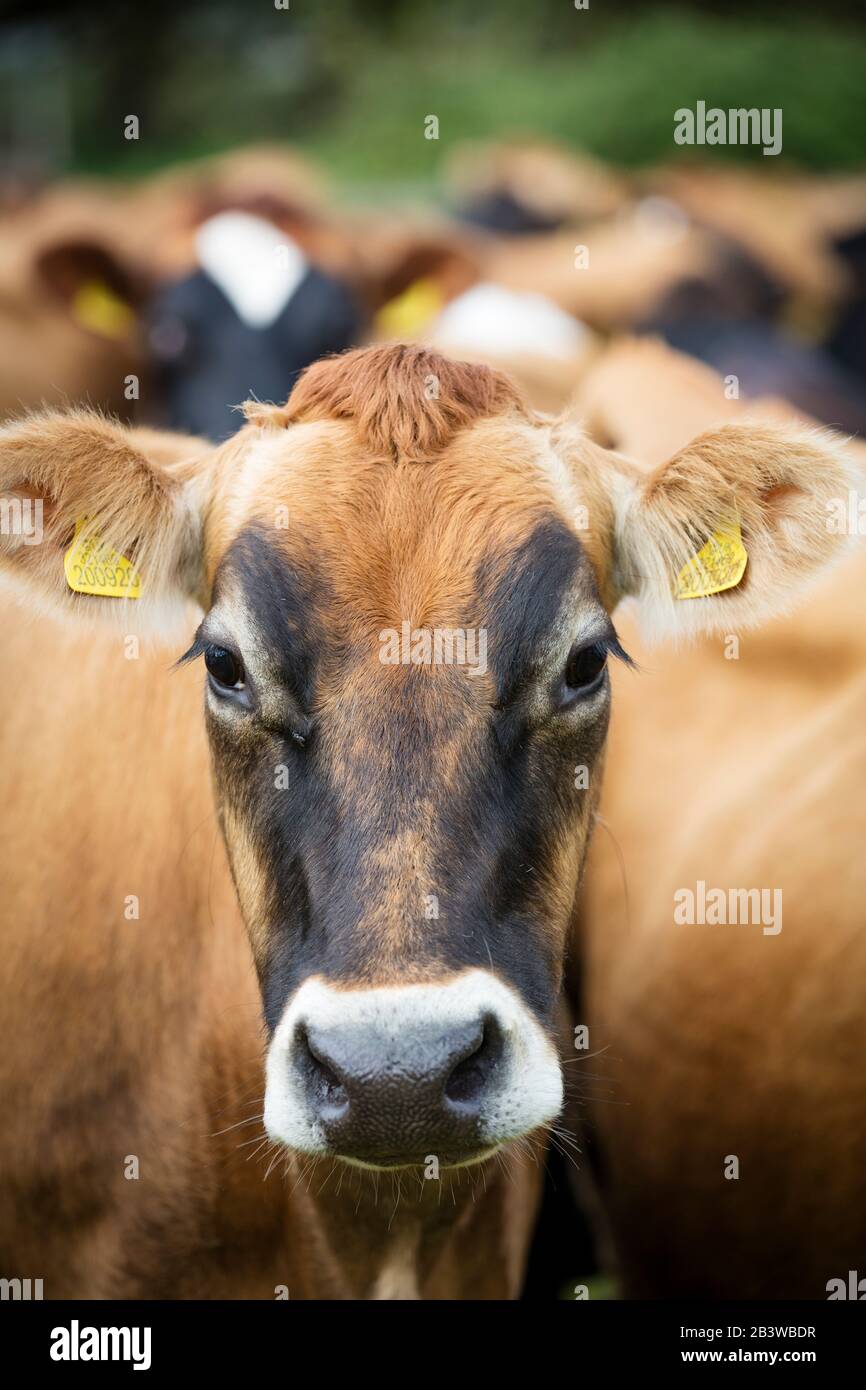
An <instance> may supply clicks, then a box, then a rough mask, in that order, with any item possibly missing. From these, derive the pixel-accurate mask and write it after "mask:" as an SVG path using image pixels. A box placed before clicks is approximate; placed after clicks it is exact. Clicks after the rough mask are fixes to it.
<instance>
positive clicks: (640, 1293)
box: [574, 345, 866, 1298]
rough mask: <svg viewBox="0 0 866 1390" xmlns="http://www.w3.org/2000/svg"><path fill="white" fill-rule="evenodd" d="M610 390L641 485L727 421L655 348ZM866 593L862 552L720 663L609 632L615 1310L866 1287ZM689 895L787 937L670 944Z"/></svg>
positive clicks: (602, 1025) (747, 933) (591, 1016)
mask: <svg viewBox="0 0 866 1390" xmlns="http://www.w3.org/2000/svg"><path fill="white" fill-rule="evenodd" d="M605 372H606V375H605V374H602V373H600V374H599V376H598V378H597V379H596V381H595V382H592V381H590V382H588V383H587V393H588V401H589V398H591V411H592V412H594V413H595V417H596V419H598V420H599V421H601V420H602V419H604V421H605V434H606V437H607V438H608V439H611V438H613V439H615V440H616V442H617V443H618V445H619V447H622V448H626V449H630V450H631V451H632V452H635V453H640V454H642V456H643V458H644V459H645V462H646V464H647V465H648V466H652V464H653V463H655V462H656V461H657V460H658V459H660V458H664V457H666V455H667V452H668V451H669V449H670V448H673V447H676V445H677V442H678V440H679V439H681V438H686V437H688V435H689V434H690V433H691V431H692V430H693V429H694V428H695V427H696V426H698V425H699V424H700V423H701V417H703V422H704V423H708V422H709V421H710V420H711V419H718V418H719V417H720V416H721V415H722V414H723V413H725V412H727V413H729V414H732V413H733V412H735V411H736V410H738V409H740V407H738V406H737V405H736V404H734V403H731V402H726V401H724V400H723V399H722V388H721V383H720V382H719V381H718V380H717V379H715V378H713V377H712V376H711V375H710V374H707V373H704V371H703V369H701V368H699V367H697V366H696V365H695V364H691V363H687V361H686V359H682V358H677V357H676V356H674V355H673V354H669V353H665V352H664V351H662V350H661V349H658V348H655V347H653V346H650V345H644V346H642V347H635V348H630V349H629V348H627V349H624V350H622V351H621V352H620V353H619V354H618V355H617V354H614V355H613V357H612V359H611V361H610V362H609V363H608V366H607V368H606V369H605ZM614 383H616V386H614ZM626 402H627V405H626ZM605 407H606V408H605ZM761 409H762V408H761V407H760V405H756V406H755V407H754V412H755V413H757V414H760V412H761ZM774 409H776V410H777V409H778V407H774ZM864 581H866V551H864V549H863V546H862V543H861V544H860V545H859V547H857V548H855V550H854V552H853V553H852V554H851V555H850V556H849V557H848V558H847V559H846V560H845V561H844V562H843V563H842V564H840V565H839V567H838V568H836V569H835V570H833V571H831V573H830V574H829V575H828V576H827V577H826V578H824V579H823V580H822V582H821V584H820V585H819V586H817V587H816V588H815V590H814V591H813V593H812V594H811V595H810V596H809V598H808V599H807V600H806V602H805V603H804V604H803V606H802V607H801V608H799V609H798V610H797V611H796V612H795V613H794V614H793V615H792V616H789V617H784V618H781V619H777V620H776V621H775V622H774V623H772V624H771V625H769V626H768V627H766V628H765V629H763V630H761V631H760V632H756V633H746V634H744V635H743V636H742V637H741V638H740V647H739V651H738V654H737V655H736V657H735V659H731V656H732V655H733V654H734V648H733V647H732V646H731V645H730V643H728V646H727V648H726V640H725V637H724V635H722V636H720V637H718V638H716V639H713V640H709V639H703V640H700V641H699V642H698V643H696V644H695V645H694V646H692V647H690V648H688V649H686V650H682V649H676V648H675V647H673V646H671V645H670V644H668V645H665V646H661V647H660V646H653V647H652V648H650V647H647V646H646V645H645V644H643V643H642V642H641V639H640V637H639V636H638V634H637V633H636V632H635V631H634V629H633V625H632V624H631V623H629V621H628V620H627V619H626V618H623V619H622V628H623V631H624V633H627V634H628V636H627V637H626V639H625V640H627V641H628V642H629V644H630V650H632V653H633V655H635V656H636V660H637V661H638V664H639V666H640V667H641V668H642V672H641V674H640V675H639V676H635V675H633V674H631V673H629V674H626V675H625V679H623V680H619V679H618V680H617V690H616V696H615V705H614V718H613V725H612V733H611V746H610V753H609V757H608V760H607V765H606V780H605V789H604V793H603V797H602V805H601V817H602V828H601V829H600V831H599V833H598V835H597V836H596V838H595V840H594V843H593V849H592V851H591V854H590V863H589V867H588V873H587V879H586V886H585V891H584V894H583V897H582V904H581V930H580V951H579V953H578V955H579V959H580V960H581V962H582V972H583V973H582V980H581V982H580V984H579V985H578V984H577V981H576V980H575V982H574V983H575V994H576V996H577V995H579V998H580V1004H579V1005H578V1016H579V1017H581V1018H583V1019H585V1021H586V1022H587V1023H588V1025H589V1029H590V1037H591V1040H592V1046H593V1049H594V1050H597V1051H598V1052H599V1053H600V1054H601V1058H602V1060H598V1059H597V1062H596V1065H597V1068H598V1070H599V1071H600V1072H601V1073H602V1074H603V1075H604V1077H605V1078H606V1087H607V1090H608V1091H609V1092H610V1093H612V1096H613V1098H614V1099H615V1100H616V1101H617V1102H618V1103H617V1104H614V1105H611V1104H603V1103H597V1104H595V1105H592V1104H591V1106H590V1108H591V1111H592V1113H591V1119H590V1121H589V1129H590V1131H591V1133H592V1135H593V1137H594V1140H595V1144H596V1147H597V1150H598V1156H599V1167H600V1171H601V1174H602V1184H603V1188H604V1190H605V1193H606V1200H607V1205H608V1214H609V1217H610V1220H611V1223H612V1228H613V1235H614V1241H615V1245H616V1248H617V1252H618V1260H619V1264H620V1270H621V1274H622V1277H623V1282H624V1289H625V1292H626V1294H627V1295H630V1296H637V1297H655V1298H665V1297H704V1298H783V1297H793V1298H825V1297H826V1296H827V1290H828V1284H829V1281H830V1280H832V1279H834V1278H837V1277H840V1278H844V1277H845V1274H846V1271H847V1270H848V1269H854V1268H857V1267H858V1264H859V1265H860V1266H861V1267H862V1260H863V1253H864V1250H866V1203H864V1200H863V1181H862V1174H863V1171H864V1167H866V1086H864V1077H863V1068H862V1066H861V1065H860V1062H859V1059H860V1058H861V1057H862V1053H863V1047H864V1044H866V1009H864V982H863V981H864V969H866V953H864V940H863V902H864V893H866V864H864V859H863V854H862V845H863V838H864V833H866V803H864V797H863V790H862V788H863V782H864V775H866V734H864V730H863V718H862V715H863V702H864V698H866V645H864V640H863V631H862V624H861V623H860V621H859V615H860V612H861V608H862V594H863V585H864ZM697 602H705V600H697ZM726 650H727V651H728V653H729V655H728V659H726ZM672 710H676V711H677V716H676V717H675V718H672V717H671V711H672ZM699 882H700V883H703V884H704V885H705V891H709V890H711V889H715V888H721V889H723V890H724V891H725V894H726V895H727V893H728V890H729V889H731V888H733V889H735V890H742V891H746V890H750V889H758V890H763V891H765V892H766V893H768V894H773V895H775V894H776V893H778V894H780V896H779V897H778V898H775V897H774V898H773V899H772V900H770V899H769V898H768V899H765V901H766V902H769V901H773V902H775V903H776V904H777V905H778V907H779V913H778V924H777V925H778V930H777V929H776V925H774V923H773V922H771V921H768V920H763V921H760V920H750V919H749V918H747V920H745V921H744V920H742V919H741V920H739V921H738V922H734V923H733V924H731V923H730V922H728V924H724V923H723V922H718V923H716V924H713V921H712V918H710V917H708V920H707V921H706V922H701V921H695V922H694V924H690V923H688V922H683V923H680V922H677V921H676V920H675V915H674V914H675V905H676V901H677V900H676V898H675V895H676V894H677V893H679V892H681V891H682V890H684V889H688V890H691V891H692V892H694V893H695V894H697V892H698V889H697V885H698V883H699ZM705 915H707V914H705ZM733 1160H736V1163H737V1164H738V1169H735V1168H734V1166H733V1162H732V1161H733Z"/></svg>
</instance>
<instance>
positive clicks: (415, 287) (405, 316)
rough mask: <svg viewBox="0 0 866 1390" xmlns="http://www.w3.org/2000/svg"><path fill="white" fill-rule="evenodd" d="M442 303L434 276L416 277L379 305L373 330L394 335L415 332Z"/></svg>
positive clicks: (388, 335) (428, 320)
mask: <svg viewBox="0 0 866 1390" xmlns="http://www.w3.org/2000/svg"><path fill="white" fill-rule="evenodd" d="M444 304H445V298H444V295H443V294H442V290H441V288H440V287H439V285H438V284H437V283H436V281H435V280H431V279H430V278H429V277H428V278H426V279H423V280H415V281H414V283H413V284H411V285H410V286H409V288H408V289H405V290H404V291H403V293H402V294H398V295H396V296H395V298H394V299H389V300H388V303H387V304H383V305H382V308H381V309H380V310H379V312H378V314H377V315H376V320H375V325H374V326H375V329H376V332H377V333H381V334H383V335H384V336H386V337H394V338H400V337H402V336H403V335H404V334H406V333H415V332H417V331H418V330H419V329H421V328H423V327H424V326H425V324H428V323H429V322H430V320H431V319H434V318H435V317H436V315H437V314H438V313H439V311H440V310H441V309H442V307H443V306H444Z"/></svg>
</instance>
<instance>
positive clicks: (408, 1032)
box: [264, 970, 562, 1157]
mask: <svg viewBox="0 0 866 1390" xmlns="http://www.w3.org/2000/svg"><path fill="white" fill-rule="evenodd" d="M484 1014H492V1015H493V1016H494V1017H495V1019H496V1021H497V1024H498V1026H499V1028H500V1030H501V1033H502V1037H503V1040H504V1053H503V1059H502V1066H501V1067H500V1068H498V1069H497V1073H496V1077H495V1083H494V1085H493V1086H492V1087H491V1089H490V1092H489V1094H488V1095H487V1096H486V1097H485V1103H484V1110H483V1115H482V1129H481V1133H480V1138H481V1141H482V1143H484V1144H485V1145H486V1146H487V1147H486V1152H485V1154H483V1155H481V1157H486V1156H487V1155H488V1154H489V1153H491V1152H493V1151H494V1150H495V1149H497V1148H498V1147H499V1145H500V1144H504V1143H507V1142H508V1141H509V1140H511V1139H516V1138H518V1137H519V1136H521V1135H523V1134H527V1133H529V1131H530V1130H533V1129H536V1128H538V1127H539V1126H540V1125H543V1124H547V1123H549V1122H550V1121H552V1120H553V1119H554V1118H555V1116H556V1115H557V1114H558V1113H559V1111H560V1109H561V1107H562V1072H561V1068H560V1064H559V1059H558V1057H557V1054H556V1050H555V1048H554V1047H553V1045H552V1044H551V1042H550V1039H549V1038H548V1037H547V1035H546V1034H545V1032H544V1031H543V1029H542V1028H541V1026H540V1025H539V1023H538V1022H537V1020H536V1019H535V1017H534V1015H533V1014H532V1013H531V1012H530V1010H529V1009H528V1008H527V1007H526V1005H525V1004H524V1003H523V1001H522V1000H521V999H520V997H519V995H518V994H517V993H516V992H515V991H514V990H512V989H511V988H510V987H509V986H508V985H506V984H505V983H504V982H503V981H501V980H500V979H498V978H497V977H496V976H495V975H492V974H491V973H490V972H489V971H487V970H468V971H466V973H465V974H463V975H459V976H457V977H456V978H455V979H453V980H449V981H447V982H445V983H443V984H429V985H426V984H415V985H395V986H386V987H382V988H375V989H351V990H341V989H335V988H334V987H333V986H331V985H328V984H326V983H325V982H324V981H323V980H321V979H319V978H317V977H313V978H312V979H309V980H307V981H306V982H305V983H304V984H303V985H302V986H301V987H300V989H299V990H298V991H297V993H296V994H295V996H294V998H293V999H292V1000H291V1002H290V1004H289V1005H288V1007H287V1008H286V1010H285V1013H284V1014H283V1016H282V1018H281V1020H280V1022H279V1024H278V1025H277V1028H276V1031H275V1032H274V1036H273V1038H272V1040H271V1044H270V1047H269V1049H268V1055H267V1063H266V1076H267V1086H266V1089H265V1112H264V1121H265V1128H266V1130H267V1132H268V1134H269V1135H270V1137H271V1138H272V1139H276V1140H278V1141H279V1142H281V1143H283V1144H286V1145H287V1146H288V1147H289V1148H292V1149H297V1150H299V1151H300V1152H302V1153H307V1154H327V1153H331V1152H332V1150H331V1149H330V1148H329V1146H328V1145H327V1143H326V1141H325V1137H324V1135H323V1132H322V1129H321V1126H320V1125H319V1124H318V1122H317V1119H316V1116H315V1115H314V1114H313V1113H312V1112H311V1109H310V1106H309V1104H308V1100H307V1097H306V1094H305V1091H304V1087H303V1085H302V1084H301V1080H300V1077H299V1076H298V1073H297V1071H296V1069H295V1068H294V1067H293V1066H292V1046H293V1040H294V1037H295V1035H296V1030H297V1028H298V1025H299V1024H310V1025H312V1026H315V1027H317V1028H333V1027H339V1028H340V1029H341V1030H345V1035H346V1036H348V1037H350V1038H351V1036H352V1034H353V1033H356V1034H357V1036H358V1039H359V1043H360V1042H361V1040H362V1039H363V1041H364V1045H365V1047H367V1048H369V1045H370V1038H371V1036H374V1037H375V1039H376V1042H377V1046H379V1047H381V1050H382V1054H383V1058H387V1057H388V1056H389V1055H391V1056H393V1055H399V1054H400V1052H401V1049H405V1048H406V1046H407V1044H408V1043H409V1041H410V1040H411V1038H412V1034H413V1028H418V1027H419V1026H421V1025H422V1024H423V1025H424V1026H429V1025H430V1024H431V1023H433V1024H435V1026H436V1027H437V1028H441V1030H442V1031H443V1032H445V1031H447V1030H448V1029H450V1028H453V1027H459V1026H460V1025H461V1024H464V1023H465V1022H466V1021H467V1020H469V1019H475V1018H479V1017H481V1016H482V1015H484Z"/></svg>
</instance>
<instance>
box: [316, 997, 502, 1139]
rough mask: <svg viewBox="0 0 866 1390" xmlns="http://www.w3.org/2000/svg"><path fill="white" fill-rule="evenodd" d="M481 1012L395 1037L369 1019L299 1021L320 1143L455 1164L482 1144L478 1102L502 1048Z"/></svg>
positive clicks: (489, 1088) (493, 1022)
mask: <svg viewBox="0 0 866 1390" xmlns="http://www.w3.org/2000/svg"><path fill="white" fill-rule="evenodd" d="M504 1046H505V1043H504V1038H503V1034H502V1029H501V1028H500V1026H499V1023H498V1021H497V1019H496V1018H495V1016H494V1015H493V1014H490V1013H486V1014H483V1015H478V1016H476V1017H474V1018H469V1019H467V1020H466V1021H464V1022H458V1023H450V1024H448V1025H447V1026H444V1027H443V1026H442V1025H441V1024H440V1025H437V1023H436V1021H435V1020H416V1022H415V1023H414V1025H413V1024H412V1023H411V1022H410V1021H408V1020H407V1024H406V1026H405V1028H404V1029H402V1030H401V1031H400V1032H399V1033H398V1034H396V1035H395V1034H393V1033H391V1032H390V1031H387V1030H384V1029H381V1028H377V1027H376V1026H375V1025H367V1026H360V1027H359V1026H357V1025H353V1024H352V1023H351V1022H350V1023H348V1024H340V1023H336V1024H332V1025H331V1026H326V1027H321V1026H317V1024H316V1023H315V1021H313V1020H310V1021H309V1022H308V1023H301V1024H299V1025H298V1029H297V1034H296V1037H295V1043H294V1048H293V1053H294V1059H295V1065H296V1066H298V1067H299V1068H300V1069H301V1071H302V1074H303V1084H304V1085H305V1087H306V1092H307V1097H308V1104H309V1106H310V1109H311V1111H312V1112H313V1113H314V1114H315V1116H316V1118H317V1120H318V1122H319V1124H320V1125H321V1128H322V1133H323V1135H324V1137H325V1139H326V1141H327V1143H328V1145H329V1146H330V1147H331V1148H332V1149H333V1150H334V1151H335V1152H337V1153H340V1154H342V1155H344V1156H346V1157H351V1158H355V1159H358V1160H360V1161H362V1162H363V1161H366V1162H370V1163H377V1164H383V1165H384V1164H388V1163H397V1162H407V1161H411V1160H414V1161H416V1162H423V1161H425V1159H427V1158H428V1157H429V1156H430V1155H432V1154H435V1155H436V1156H437V1157H438V1158H439V1159H440V1161H445V1162H447V1161H449V1160H451V1161H454V1160H457V1159H460V1158H462V1157H464V1156H468V1155H470V1154H471V1153H473V1152H477V1151H479V1150H480V1149H483V1148H484V1147H485V1143H484V1138H483V1123H482V1122H483V1117H484V1108H485V1100H486V1098H487V1097H488V1096H492V1094H493V1092H494V1087H495V1075H496V1070H497V1066H498V1065H499V1064H500V1062H501V1061H502V1056H503V1051H504Z"/></svg>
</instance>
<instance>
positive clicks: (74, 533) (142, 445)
mask: <svg viewBox="0 0 866 1390" xmlns="http://www.w3.org/2000/svg"><path fill="white" fill-rule="evenodd" d="M213 452H214V450H213V447H212V446H211V445H209V444H206V443H205V442H204V441H202V440H198V439H193V438H191V437H189V438H188V437H186V436H183V435H168V434H167V435H161V434H157V433H156V432H155V431H151V430H135V429H126V428H124V427H122V426H120V425H117V424H114V423H112V422H110V421H108V420H105V419H104V418H103V417H102V416H100V415H97V414H95V413H91V412H88V411H74V412H71V413H67V414H64V413H60V412H53V411H52V412H46V413H43V414H39V415H34V416H31V417H29V418H28V419H26V420H23V421H20V422H18V423H15V424H10V425H6V426H4V427H3V428H2V429H0V573H2V575H3V576H4V577H9V578H11V579H12V580H13V581H14V582H15V585H16V588H18V590H19V592H20V593H21V595H22V597H23V598H24V601H25V602H36V603H38V604H39V605H40V606H42V607H43V608H44V607H49V608H51V609H54V610H55V611H56V610H58V609H60V610H65V611H67V612H70V613H75V614H77V615H79V616H83V617H85V618H90V619H96V620H109V621H111V620H112V619H113V620H118V619H119V620H120V621H121V623H123V624H124V625H125V627H126V630H128V631H135V632H143V631H145V630H146V629H148V628H149V629H151V630H154V629H160V630H165V629H170V628H173V627H175V626H176V624H177V623H178V621H179V620H180V618H181V615H182V614H183V612H184V610H185V608H186V607H187V605H188V603H189V601H190V600H195V599H196V598H197V597H198V596H199V594H200V591H201V587H202V566H203V559H202V525H201V517H202V513H203V509H204V503H203V497H204V482H205V478H206V476H207V474H208V471H209V470H208V468H207V459H208V456H209V455H210V454H212V453H213Z"/></svg>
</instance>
